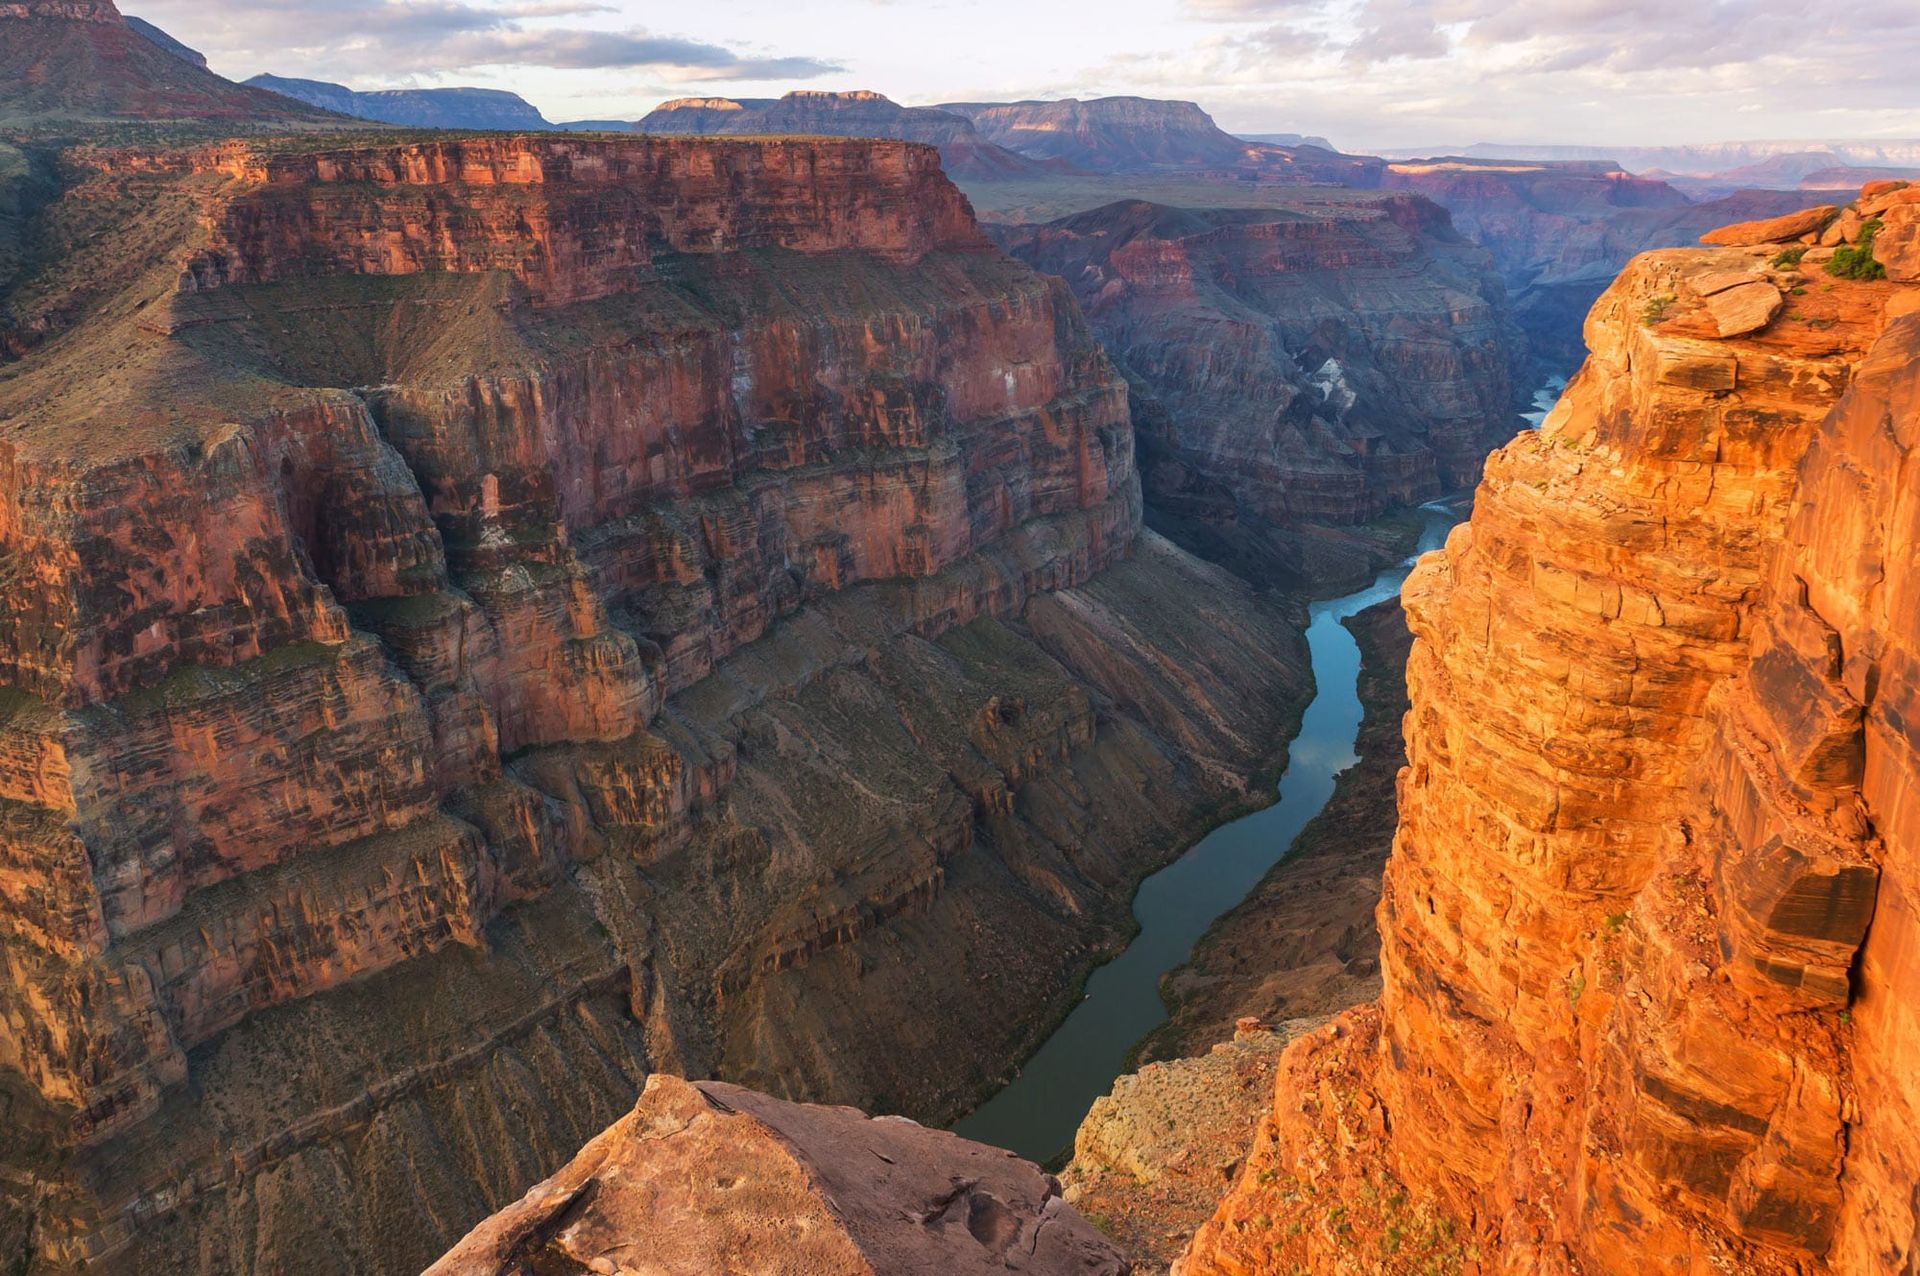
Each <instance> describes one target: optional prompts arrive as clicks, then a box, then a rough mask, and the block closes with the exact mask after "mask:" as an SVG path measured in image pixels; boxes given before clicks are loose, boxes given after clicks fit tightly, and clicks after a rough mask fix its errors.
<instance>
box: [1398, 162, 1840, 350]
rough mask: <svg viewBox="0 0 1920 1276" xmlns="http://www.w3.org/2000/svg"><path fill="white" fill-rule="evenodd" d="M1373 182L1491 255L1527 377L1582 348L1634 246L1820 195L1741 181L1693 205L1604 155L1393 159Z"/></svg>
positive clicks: (1676, 239) (1671, 243)
mask: <svg viewBox="0 0 1920 1276" xmlns="http://www.w3.org/2000/svg"><path fill="white" fill-rule="evenodd" d="M1380 184H1381V185H1383V186H1386V187H1388V188H1389V189H1395V190H1409V191H1417V192H1419V193H1420V194H1422V195H1425V196H1426V197H1427V198H1428V199H1431V200H1433V201H1434V202H1435V203H1437V204H1439V205H1440V206H1441V207H1443V208H1445V209H1446V210H1447V211H1448V212H1449V213H1450V214H1452V216H1453V222H1454V225H1455V226H1456V227H1458V228H1459V230H1460V232H1461V233H1462V234H1464V235H1466V236H1467V237H1468V238H1469V239H1471V240H1473V242H1474V243H1476V244H1479V245H1480V246H1481V247H1483V248H1485V249H1486V250H1487V251H1488V252H1489V253H1491V254H1492V255H1493V259H1494V263H1495V265H1496V266H1497V267H1498V268H1499V271H1500V275H1501V278H1502V280H1503V281H1504V282H1505V283H1506V286H1507V292H1508V294H1509V296H1510V297H1511V298H1512V304H1513V313H1514V317H1515V319H1516V321H1517V322H1518V323H1519V324H1520V326H1521V327H1522V328H1523V329H1524V330H1525V331H1526V334H1527V338H1528V341H1529V343H1530V346H1531V353H1532V356H1533V361H1534V365H1535V369H1534V370H1535V376H1536V384H1537V383H1538V381H1539V380H1544V379H1545V378H1546V377H1547V376H1549V375H1560V376H1564V375H1566V374H1568V373H1571V372H1572V371H1573V369H1574V368H1576V367H1578V366H1579V364H1580V361H1581V360H1582V359H1583V358H1585V357H1586V345H1585V342H1584V340H1583V339H1582V336H1581V325H1582V323H1583V322H1584V321H1585V319H1586V316H1587V312H1588V311H1589V310H1590V309H1592V307H1593V304H1594V302H1595V301H1596V300H1598V299H1599V296H1600V294H1601V293H1602V292H1604V291H1605V290H1606V289H1607V286H1608V285H1609V284H1611V283H1612V282H1613V279H1614V276H1616V275H1617V274H1619V273H1620V270H1621V268H1622V267H1623V266H1625V265H1626V264H1627V262H1628V261H1629V260H1630V259H1631V258H1632V257H1634V256H1635V255H1636V254H1638V253H1643V252H1647V251H1649V250H1651V249H1656V248H1678V247H1683V246H1685V245H1688V244H1692V243H1693V242H1694V241H1695V240H1696V239H1697V238H1698V237H1699V235H1700V234H1701V232H1702V231H1706V230H1710V229H1712V228H1714V227H1716V226H1722V225H1725V224H1726V223H1728V222H1734V221H1743V220H1747V219H1749V218H1756V217H1771V216H1774V215H1777V214H1785V213H1790V212H1792V211H1794V210H1797V209H1800V208H1804V207H1806V206H1807V205H1809V204H1817V203H1822V202H1824V201H1825V200H1826V199H1827V198H1828V196H1825V195H1822V194H1819V193H1808V194H1802V193H1799V192H1795V191H1768V190H1749V191H1740V192H1738V193H1736V194H1732V195H1728V196H1725V197H1723V198H1720V199H1716V200H1713V201H1710V202H1706V203H1700V204H1695V203H1693V202H1691V201H1690V200H1689V199H1688V198H1687V196H1686V195H1685V194H1684V193H1683V192H1681V191H1679V190H1676V189H1674V187H1672V186H1670V185H1668V184H1667V183H1665V182H1662V181H1658V180H1655V179H1653V178H1651V177H1635V176H1633V175H1632V174H1630V173H1627V172H1625V171H1623V170H1622V169H1620V168H1619V167H1618V166H1617V165H1615V164H1612V163H1595V162H1571V163H1529V162H1524V161H1515V160H1505V161H1501V160H1475V159H1462V158H1458V157H1449V158H1442V159H1432V160H1412V161H1406V162H1403V163H1397V164H1394V165H1392V166H1391V167H1389V168H1388V169H1387V171H1386V173H1385V174H1384V175H1383V176H1382V178H1381V181H1380Z"/></svg>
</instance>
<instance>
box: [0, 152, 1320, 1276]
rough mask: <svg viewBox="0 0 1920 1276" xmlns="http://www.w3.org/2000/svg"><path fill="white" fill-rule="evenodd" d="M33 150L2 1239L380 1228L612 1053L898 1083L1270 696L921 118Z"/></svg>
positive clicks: (423, 1255) (451, 1222) (896, 1103)
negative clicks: (61, 183)
mask: <svg viewBox="0 0 1920 1276" xmlns="http://www.w3.org/2000/svg"><path fill="white" fill-rule="evenodd" d="M94 159H95V162H96V167H95V169H94V171H93V172H92V174H91V176H89V177H87V178H86V179H85V180H83V181H82V182H81V183H80V184H79V185H77V186H76V187H74V188H73V189H71V190H69V191H68V192H67V194H66V196H65V197H64V198H63V199H61V200H59V201H58V202H57V203H55V204H54V205H53V206H52V207H50V208H49V209H48V210H47V211H46V212H45V213H44V214H43V215H41V216H40V217H39V218H38V219H37V220H36V221H35V223H34V224H33V227H32V233H33V235H34V236H35V237H36V240H35V247H36V250H37V251H36V253H35V255H34V257H33V258H32V260H33V261H35V262H37V263H39V265H38V266H36V267H35V269H34V271H33V272H32V273H30V274H29V275H28V276H26V277H24V278H23V279H22V280H21V281H20V282H19V283H18V285H17V287H16V288H15V289H14V291H13V292H12V294H11V295H10V296H9V298H8V302H9V311H8V314H9V321H10V322H11V323H12V325H13V327H12V330H11V331H10V332H9V334H8V348H9V349H12V350H18V351H21V352H22V353H23V354H24V357H23V358H22V359H20V360H19V361H17V362H14V363H12V364H8V365H4V367H0V574H3V575H4V578H5V580H6V583H7V588H6V590H5V591H4V594H0V683H4V690H3V691H0V898H4V899H5V901H6V906H5V908H4V909H0V1025H3V1026H4V1030H0V1096H4V1099H0V1102H4V1104H5V1107H6V1111H7V1113H8V1118H9V1119H8V1122H7V1128H6V1130H5V1132H4V1135H0V1174H4V1175H5V1178H6V1181H7V1183H8V1184H9V1186H10V1188H14V1189H17V1190H14V1191H11V1192H10V1193H9V1196H8V1199H7V1201H6V1202H5V1207H4V1208H0V1242H3V1243H0V1248H5V1249H6V1251H7V1252H9V1253H24V1254H29V1255H32V1261H33V1262H34V1263H36V1264H40V1265H45V1266H46V1267H48V1268H50V1269H54V1270H61V1269H65V1268H69V1267H77V1266H80V1265H92V1266H96V1267H102V1268H105V1269H108V1270H127V1271H154V1270H208V1271H247V1270H257V1271H274V1272H302V1271H310V1272H347V1271H353V1272H369V1271H393V1272H400V1271H414V1270H418V1269H419V1267H420V1266H421V1265H423V1264H424V1263H425V1262H427V1261H429V1260H430V1259H431V1258H432V1257H433V1255H435V1254H436V1253H438V1252H440V1251H441V1250H442V1249H444V1248H445V1247H446V1245H447V1244H449V1243H450V1242H451V1241H452V1240H453V1239H454V1238H455V1237H456V1236H457V1235H458V1234H459V1233H460V1232H461V1231H462V1230H464V1229H465V1228H466V1227H468V1226H470V1225H471V1224H473V1223H474V1222H475V1221H477V1220H478V1219H480V1218H481V1217H483V1216H484V1215H485V1214H487V1213H488V1212H489V1211H491V1210H494V1209H497V1208H499V1207H500V1206H502V1205H504V1204H506V1203H507V1202H509V1201H511V1200H513V1199H514V1198H515V1197H517V1196H518V1195H519V1194H520V1193H521V1192H523V1191H524V1190H525V1189H526V1187H527V1186H528V1185H529V1184H531V1183H533V1182H535V1181H536V1180H538V1179H540V1178H542V1177H544V1176H545V1175H547V1174H550V1173H552V1172H553V1171H554V1170H555V1168H557V1167H558V1166H559V1165H560V1164H562V1163H563V1162H564V1161H565V1160H566V1159H567V1158H568V1157H569V1156H571V1155H572V1154H573V1153H574V1152H575V1150H576V1149H577V1148H578V1147H579V1146H580V1145H581V1144H582V1143H583V1142H584V1141H585V1140H586V1139H587V1138H588V1137H589V1136H591V1135H592V1134H594V1133H595V1132H597V1131H599V1130H600V1129H601V1128H603V1127H605V1126H606V1125H607V1124H608V1123H610V1122H611V1121H612V1120H614V1119H615V1118H616V1117H617V1116H619V1115H620V1114H621V1113H622V1112H624V1111H626V1110H627V1109H628V1108H629V1107H630V1106H631V1104H632V1102H633V1099H634V1096H635V1094H636V1092H637V1090H638V1088H639V1086H640V1085H641V1083H642V1082H643V1081H644V1079H645V1077H646V1076H647V1075H648V1074H649V1073H650V1072H652V1071H655V1070H662V1071H668V1072H675V1073H680V1074H683V1075H696V1076H697V1075H712V1074H715V1073H720V1074H724V1075H727V1076H729V1077H732V1078H736V1079H740V1080H744V1081H748V1082H751V1083H753V1084H755V1085H756V1086H758V1087H760V1088H762V1089H767V1090H773V1091H776V1092H779V1093H781V1094H785V1095H789V1096H797V1097H809V1098H825V1099H834V1100H842V1101H853V1102H858V1103H861V1104H863V1105H865V1106H868V1107H870V1108H876V1109H889V1110H905V1111H909V1112H914V1113H919V1114H925V1115H928V1116H931V1117H939V1116H944V1115H947V1114H950V1113H952V1112H953V1111H955V1110H956V1109H957V1108H958V1107H959V1106H960V1105H961V1104H963V1103H964V1102H965V1101H966V1100H967V1099H968V1098H969V1097H971V1095H973V1094H974V1093H975V1092H977V1091H978V1090H979V1089H981V1088H983V1087H984V1086H986V1085H987V1084H988V1083H989V1082H990V1080H991V1079H992V1078H993V1077H994V1076H995V1075H996V1074H997V1073H998V1072H999V1071H1000V1070H1001V1069H1003V1068H1005V1067H1006V1066H1008V1065H1009V1064H1010V1062H1011V1061H1012V1060H1013V1059H1015V1058H1017V1057H1019V1056H1020V1054H1021V1053H1022V1052H1023V1051H1024V1050H1025V1049H1027V1048H1029V1047H1030V1045H1031V1044H1032V1042H1031V1037H1032V1035H1033V1033H1034V1032H1035V1031H1037V1027H1036V1025H1040V1024H1044V1023H1046V1022H1048V1021H1049V1019H1050V1017H1051V1016H1050V1014H1049V1012H1048V1010H1047V1009H1046V1007H1048V1006H1050V1005H1053V1004H1057V1003H1058V1002H1060V1001H1061V1000H1063V999H1065V998H1066V997H1068V996H1070V995H1071V988H1070V983H1069V977H1070V975H1071V973H1072V972H1073V971H1074V970H1076V969H1078V968H1084V967H1085V966H1086V965H1087V964H1088V963H1090V961H1091V960H1092V958H1093V956H1094V954H1095V952H1096V951H1098V950H1100V949H1101V948H1103V947H1106V946H1109V945H1112V944H1114V943H1117V942H1118V941H1119V940H1120V939H1121V937H1122V936H1123V935H1124V927H1125V921H1126V918H1125V909H1124V900H1125V898H1126V894H1127V889H1126V888H1127V886H1128V884H1129V883H1130V882H1131V881H1132V880H1133V879H1134V878H1136V877H1137V876H1139V875H1140V874H1141V873H1143V872H1144V871H1146V870H1147V869H1148V868H1150V867H1151V866H1153V865H1154V864H1156V863H1157V862H1159V861H1160V860H1162V859H1163V858H1164V857H1165V856H1167V855H1169V854H1170V853H1172V852H1173V851H1174V850H1176V849H1177V848H1178V847H1179V845H1180V844H1181V843H1182V841H1183V839H1185V838H1186V837H1187V836H1189V835H1190V834H1191V833H1192V831H1193V830H1194V828H1195V827H1196V826H1197V825H1199V824H1200V823H1201V821H1202V820H1203V819H1204V818H1205V813H1206V812H1207V811H1209V810H1211V809H1213V808H1215V807H1217V806H1218V805H1220V804H1222V803H1229V804H1230V803H1234V802H1239V801H1244V800H1246V795H1245V793H1244V792H1243V791H1242V790H1241V788H1240V787H1239V785H1238V783H1237V782H1236V781H1235V780H1234V778H1233V777H1235V776H1238V775H1244V774H1247V773H1248V772H1250V771H1251V770H1253V769H1255V768H1256V767H1258V766H1261V765H1265V764H1267V762H1268V761H1269V755H1270V753H1271V751H1272V748H1273V742H1274V741H1275V740H1276V739H1277V738H1278V737H1279V733H1280V724H1281V723H1283V722H1284V721H1285V720H1286V718H1287V716H1288V713H1289V711H1290V709H1291V707H1292V706H1293V705H1294V704H1295V703H1296V702H1297V700H1298V698H1299V696H1300V695H1301V693H1302V690H1303V686H1304V681H1305V680H1304V677H1303V676H1302V671H1301V667H1300V657H1299V654H1298V638H1297V631H1296V630H1295V628H1294V626H1295V619H1294V617H1293V616H1291V615H1290V614H1289V613H1288V612H1287V611H1286V610H1285V609H1284V608H1283V607H1281V606H1278V605H1276V604H1272V603H1268V602H1263V601H1261V600H1258V599H1255V598H1253V597H1252V596H1251V595H1250V594H1248V593H1247V591H1245V590H1241V589H1239V588H1238V587H1237V586H1235V585H1234V584H1233V583H1232V582H1231V581H1230V580H1227V579H1226V578H1224V577H1223V576H1221V575H1220V574H1219V573H1217V572H1214V571H1212V570H1211V569H1208V568H1205V567H1203V566H1201V565H1200V564H1198V563H1196V562H1194V561H1193V560H1191V559H1188V558H1186V557H1185V556H1184V555H1181V554H1179V553H1177V552H1176V551H1174V550H1173V549H1171V547H1169V546H1167V545H1165V544H1164V543H1163V542H1159V541H1156V540H1154V539H1152V538H1150V537H1145V538H1143V537H1142V536H1141V534H1140V531H1139V494H1138V484H1137V480H1136V479H1135V476H1134V473H1133V468H1132V465H1133V442H1132V434H1131V430H1130V427H1129V423H1128V419H1127V413H1126V403H1125V388H1124V386H1123V384H1122V383H1121V382H1120V380H1119V379H1118V378H1117V377H1116V376H1114V374H1113V373H1112V372H1111V370H1110V368H1109V366H1108V364H1107V363H1106V361H1105V359H1104V358H1103V357H1102V356H1101V354H1100V352H1099V349H1098V347H1097V346H1096V345H1095V344H1094V342H1093V340H1092V337H1091V335H1090V334H1089V333H1088V332H1087V330H1086V328H1085V326H1084V324H1083V323H1082V321H1081V320H1080V318H1079V316H1078V314H1077V312H1076V311H1075V310H1074V308H1073V306H1072V304H1071V301H1070V298H1069V297H1068V295H1067V293H1066V290H1065V289H1064V287H1062V286H1061V285H1059V284H1058V283H1055V282H1050V281H1047V280H1045V279H1043V278H1041V277H1039V276H1036V275H1035V274H1033V273H1032V272H1030V271H1028V270H1027V269H1026V268H1024V267H1022V266H1020V265H1018V264H1017V263H1015V262H1012V261H1010V260H1008V259H1007V258H1005V257H1004V256H1002V255H1001V254H1000V253H998V252H997V251H996V250H995V249H993V248H992V247H991V246H989V245H988V244H986V242H985V241H984V240H982V239H981V238H980V237H979V236H978V235H977V233H976V232H975V231H974V230H973V227H972V222H971V218H970V215H969V212H968V209H967V206H966V204H965V201H964V200H963V199H961V198H960V197H959V196H958V195H957V193H956V192H955V191H954V190H953V188H952V187H951V186H950V185H949V184H947V182H946V180H945V179H944V178H943V177H942V176H941V174H940V172H939V169H938V166H937V162H936V159H935V156H934V153H933V152H932V150H931V149H929V148H926V147H922V146H915V145H908V144H901V143H887V142H857V141H822V140H817V139H816V140H808V141H799V140H793V141H772V142H720V143H713V142H702V141H693V140H684V139H674V140H666V139H635V140H631V141H621V142H609V141H580V140H577V139H566V138H541V139H538V140H525V139H510V138H488V139H484V140H480V141H447V140H432V141H426V142H421V143H418V144H408V145H401V146H383V147H380V148H376V149H364V150H325V149H316V148H315V146H314V145H313V144H312V143H306V144H297V145H295V146H293V147H291V148H287V147H275V146H270V145H261V146H252V145H245V144H234V145H228V146H224V147H221V148H218V149H216V150H211V151H203V152H196V153H194V154H192V155H188V156H184V157H183V156H179V155H164V156H157V155H144V156H142V155H133V154H126V153H115V154H110V155H104V156H96V157H94ZM1203 653H1204V659H1203ZM957 1040H965V1041H966V1042H967V1043H968V1047H967V1049H965V1050H959V1049H954V1048H952V1045H953V1042H955V1041H957Z"/></svg>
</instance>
